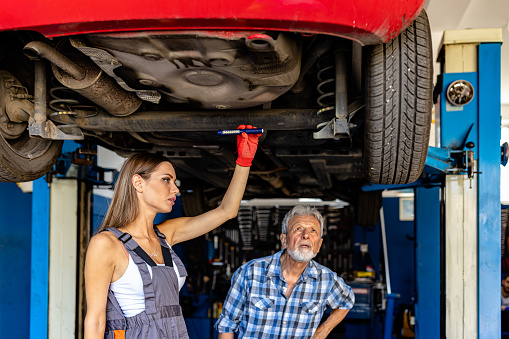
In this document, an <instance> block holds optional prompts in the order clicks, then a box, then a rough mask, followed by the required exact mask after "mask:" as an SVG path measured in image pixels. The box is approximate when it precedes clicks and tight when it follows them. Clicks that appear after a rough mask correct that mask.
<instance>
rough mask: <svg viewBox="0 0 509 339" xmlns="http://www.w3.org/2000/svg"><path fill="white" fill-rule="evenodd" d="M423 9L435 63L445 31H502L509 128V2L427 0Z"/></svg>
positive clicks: (505, 121) (504, 97)
mask: <svg viewBox="0 0 509 339" xmlns="http://www.w3.org/2000/svg"><path fill="white" fill-rule="evenodd" d="M424 8H425V9H426V11H427V13H428V17H429V21H430V26H431V31H432V38H433V53H434V58H435V60H436V56H437V54H438V48H439V45H440V41H441V39H442V35H443V31H444V30H451V29H468V28H502V34H503V40H504V43H503V44H502V72H501V73H502V74H501V77H502V93H501V95H502V96H501V101H502V124H503V125H504V126H509V1H508V0H428V1H427V2H426V5H425V7H424ZM439 69H440V68H439V64H435V74H437V71H438V70H439ZM435 81H436V75H435Z"/></svg>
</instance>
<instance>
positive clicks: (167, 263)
mask: <svg viewBox="0 0 509 339" xmlns="http://www.w3.org/2000/svg"><path fill="white" fill-rule="evenodd" d="M154 232H156V235H157V237H158V238H159V243H160V244H161V252H162V253H163V259H164V265H165V266H170V267H173V260H172V258H171V253H170V249H169V248H168V245H167V243H166V240H165V239H166V236H165V235H164V234H162V233H161V232H160V231H159V229H158V228H157V227H156V226H154ZM179 272H180V271H179Z"/></svg>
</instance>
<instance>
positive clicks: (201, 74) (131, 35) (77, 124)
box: [0, 0, 433, 224]
mask: <svg viewBox="0 0 509 339" xmlns="http://www.w3.org/2000/svg"><path fill="white" fill-rule="evenodd" d="M424 2H425V1H424V0H411V1H410V0H409V1H397V2H394V1H387V0H362V1H361V0H341V1H337V0H320V1H304V2H296V1H272V0H271V1H268V0H263V1H258V0H238V1H235V2H233V1H226V0H212V1H208V2H202V1H197V0H187V1H182V0H176V1H171V2H168V1H163V0H154V1H151V2H141V1H127V2H125V1H120V0H112V1H108V2H104V1H99V0H90V1H86V2H78V3H73V4H72V6H70V5H69V4H68V3H63V2H62V1H52V2H35V3H33V2H30V3H28V2H27V3H26V4H25V5H23V4H20V3H19V2H7V3H5V4H3V5H2V11H1V12H0V78H1V80H0V181H8V182H20V181H30V180H34V179H37V178H39V177H41V176H42V175H44V174H45V173H47V172H48V171H49V170H50V169H51V168H52V167H53V165H54V164H55V162H56V160H57V158H58V157H59V154H60V152H61V147H62V142H63V141H62V140H75V141H76V142H78V143H81V144H82V145H83V146H84V148H88V147H89V146H90V145H102V146H104V147H106V148H108V149H111V150H113V151H115V152H116V153H118V154H120V155H122V156H128V155H130V154H132V153H134V152H139V151H147V152H158V153H161V154H164V155H166V156H168V157H169V158H171V160H172V162H173V164H174V165H175V166H176V167H177V173H178V176H179V179H180V180H181V183H182V187H181V192H182V203H183V207H184V210H185V211H186V213H187V214H196V213H198V212H200V211H203V210H205V209H207V208H209V207H211V206H213V205H214V204H217V202H218V199H220V197H221V196H222V194H223V193H224V191H225V189H226V186H227V184H228V182H229V177H230V175H231V173H232V171H233V168H234V165H235V150H236V149H235V137H233V136H218V133H217V131H218V130H222V129H234V128H236V127H237V126H238V125H240V124H251V125H253V126H257V127H259V128H263V129H264V133H263V135H262V137H261V142H260V148H259V151H258V153H257V156H256V158H255V161H254V164H253V168H252V172H251V177H250V180H249V183H248V186H247V189H246V193H245V198H246V199H249V198H255V197H256V198H282V197H299V198H303V197H313V198H322V199H327V200H328V199H337V198H339V199H342V200H345V201H348V202H351V203H353V202H354V201H358V204H356V206H358V208H359V209H360V210H358V212H357V215H358V217H359V218H360V219H359V218H358V219H357V220H358V222H360V223H363V224H372V223H374V222H376V220H378V219H377V218H378V214H377V213H378V208H379V205H380V203H381V197H380V194H379V193H362V192H363V191H362V190H361V187H362V186H363V185H366V184H368V183H375V184H376V183H379V184H404V183H410V182H413V181H415V180H416V179H417V178H418V177H419V176H420V174H421V172H422V170H423V167H424V163H425V159H426V154H427V146H428V139H429V133H430V122H431V110H432V90H433V88H432V87H433V85H432V73H433V71H432V46H431V36H430V28H429V22H428V19H427V16H426V13H425V11H424V10H423V6H424ZM22 3H23V1H22Z"/></svg>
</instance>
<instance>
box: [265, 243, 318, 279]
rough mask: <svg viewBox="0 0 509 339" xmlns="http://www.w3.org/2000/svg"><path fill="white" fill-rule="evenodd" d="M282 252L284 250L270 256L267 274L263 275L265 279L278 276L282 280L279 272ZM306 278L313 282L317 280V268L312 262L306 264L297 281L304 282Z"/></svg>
mask: <svg viewBox="0 0 509 339" xmlns="http://www.w3.org/2000/svg"><path fill="white" fill-rule="evenodd" d="M283 251H284V250H281V251H279V252H277V253H276V254H274V255H273V256H272V259H271V261H270V262H269V265H268V267H267V273H266V274H265V275H266V277H267V278H269V277H278V276H280V275H281V278H282V274H283V272H282V271H281V255H282V254H283ZM308 278H313V279H315V280H316V279H318V268H317V266H316V263H315V262H314V261H313V260H311V261H310V262H309V263H308V264H307V266H306V268H305V269H304V272H302V275H301V277H300V278H299V280H303V281H306V280H307V279H308Z"/></svg>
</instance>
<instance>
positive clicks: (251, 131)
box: [217, 128, 263, 135]
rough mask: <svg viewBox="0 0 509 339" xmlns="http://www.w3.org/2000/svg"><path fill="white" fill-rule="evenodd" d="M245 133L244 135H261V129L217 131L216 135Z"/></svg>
mask: <svg viewBox="0 0 509 339" xmlns="http://www.w3.org/2000/svg"><path fill="white" fill-rule="evenodd" d="M242 132H245V133H246V134H263V128H251V129H222V130H219V131H217V135H237V134H241V133H242Z"/></svg>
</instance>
